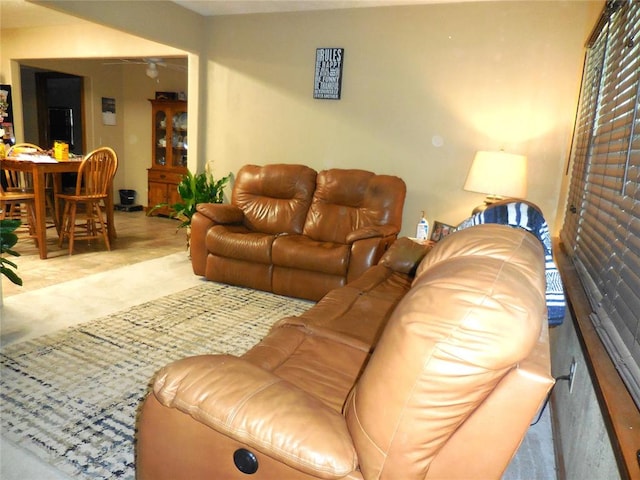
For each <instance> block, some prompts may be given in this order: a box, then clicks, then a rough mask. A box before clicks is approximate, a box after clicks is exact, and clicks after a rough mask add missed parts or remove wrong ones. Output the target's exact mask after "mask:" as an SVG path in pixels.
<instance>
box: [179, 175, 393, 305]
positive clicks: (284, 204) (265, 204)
mask: <svg viewBox="0 0 640 480" xmlns="http://www.w3.org/2000/svg"><path fill="white" fill-rule="evenodd" d="M405 194H406V186H405V183H404V181H402V180H401V179H400V178H398V177H394V176H389V175H376V174H374V173H372V172H368V171H365V170H346V169H330V170H323V171H321V172H319V173H318V172H316V171H315V170H313V169H312V168H309V167H307V166H304V165H286V164H274V165H265V166H257V165H245V166H244V167H242V168H241V169H240V170H239V171H238V174H237V175H236V177H235V181H234V185H233V191H232V196H231V202H230V204H200V205H198V206H197V213H196V214H194V215H193V217H192V220H191V262H192V265H193V271H194V273H196V274H197V275H202V276H205V277H206V278H207V279H209V280H213V281H217V282H222V283H228V284H232V285H242V286H247V287H251V288H255V289H259V290H266V291H271V292H274V293H278V294H281V295H287V296H291V297H299V298H307V299H310V300H319V299H320V298H322V297H323V296H324V295H325V294H326V293H327V292H328V291H330V290H332V289H334V288H337V287H341V286H343V285H345V284H346V283H347V282H348V281H351V280H354V279H356V278H358V277H359V276H360V275H361V274H362V273H363V272H364V271H365V270H366V269H367V268H369V267H370V266H372V265H375V264H376V263H377V262H378V260H379V259H380V257H381V256H382V254H383V253H384V252H385V250H386V249H387V248H388V246H389V245H390V244H391V243H392V242H393V241H394V240H395V239H396V237H397V235H398V233H399V232H400V227H401V225H402V209H403V206H404V199H405Z"/></svg>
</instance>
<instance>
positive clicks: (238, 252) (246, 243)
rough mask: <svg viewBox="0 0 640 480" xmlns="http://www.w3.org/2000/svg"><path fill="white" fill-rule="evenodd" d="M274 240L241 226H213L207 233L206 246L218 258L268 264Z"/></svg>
mask: <svg viewBox="0 0 640 480" xmlns="http://www.w3.org/2000/svg"><path fill="white" fill-rule="evenodd" d="M274 238H275V236H274V235H271V234H268V233H261V232H253V231H251V230H249V229H247V228H246V227H244V226H242V225H214V226H213V227H211V228H210V229H209V231H208V232H207V238H206V245H207V250H208V251H209V253H211V254H213V255H216V256H218V257H224V258H233V259H236V260H246V261H248V262H257V263H266V264H270V263H271V247H272V244H273V239H274Z"/></svg>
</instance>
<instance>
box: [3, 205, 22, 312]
mask: <svg viewBox="0 0 640 480" xmlns="http://www.w3.org/2000/svg"><path fill="white" fill-rule="evenodd" d="M19 226H20V220H11V219H8V218H3V219H2V220H0V273H1V274H2V275H4V276H5V277H7V278H8V279H9V280H10V281H11V282H12V283H15V284H16V285H20V286H22V279H21V278H20V277H19V276H18V274H17V273H16V272H15V270H14V269H17V268H18V266H17V265H16V264H15V263H13V262H12V261H11V260H7V259H6V258H4V254H5V253H7V254H9V255H13V256H14V257H19V256H20V253H18V252H16V251H15V250H12V249H11V247H13V246H14V245H15V244H16V243H17V242H18V236H17V235H16V234H15V233H14V232H15V230H16V228H18V227H19ZM0 305H2V282H0Z"/></svg>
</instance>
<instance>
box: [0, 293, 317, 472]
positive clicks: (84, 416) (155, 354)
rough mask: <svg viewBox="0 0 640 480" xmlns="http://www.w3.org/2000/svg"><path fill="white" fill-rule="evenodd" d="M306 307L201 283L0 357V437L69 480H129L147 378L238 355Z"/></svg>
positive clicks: (306, 304) (9, 350) (15, 347)
mask: <svg viewBox="0 0 640 480" xmlns="http://www.w3.org/2000/svg"><path fill="white" fill-rule="evenodd" d="M311 305H313V303H312V302H309V301H305V300H296V299H291V298H287V297H281V296H277V295H272V294H269V293H265V292H259V291H255V290H250V289H245V288H239V287H233V286H229V285H221V284H217V283H213V282H207V283H205V284H203V285H199V286H197V287H194V288H190V289H188V290H185V291H184V292H180V293H176V294H173V295H170V296H167V297H163V298H160V299H158V300H154V301H153V302H149V303H145V304H142V305H139V306H136V307H133V308H132V309H130V310H126V311H123V312H120V313H117V314H113V315H110V316H108V317H105V318H102V319H99V320H95V321H91V322H88V323H85V324H82V325H80V326H78V327H74V328H70V329H67V330H63V331H60V332H58V333H55V334H52V335H47V336H44V337H40V338H37V339H35V340H31V341H27V342H23V343H19V344H16V345H10V346H8V347H6V348H4V349H3V350H2V351H1V353H0V369H1V370H0V400H1V406H0V409H1V410H0V415H1V428H2V436H3V437H4V438H6V439H7V440H9V441H11V442H13V443H14V444H16V445H18V446H19V447H21V448H25V449H27V450H29V451H30V452H32V453H34V454H35V455H37V456H38V457H40V458H41V459H43V460H44V461H45V462H47V463H48V464H50V465H52V466H54V467H55V468H57V469H58V470H60V471H62V472H64V473H66V474H67V475H69V476H71V477H73V478H82V479H108V478H123V479H134V478H135V463H134V438H135V423H136V415H137V413H138V410H139V408H140V406H141V402H142V400H143V399H144V397H145V396H146V394H147V392H148V389H149V383H150V381H151V379H152V377H153V375H154V373H155V372H156V371H157V370H158V369H159V368H161V367H162V366H164V365H165V364H167V363H169V362H171V361H173V360H176V359H179V358H183V357H186V356H191V355H200V354H206V353H229V354H234V355H241V354H242V353H244V352H245V351H247V350H248V349H249V348H251V347H252V346H253V345H255V344H256V343H257V342H258V341H260V340H261V339H262V338H263V337H264V336H265V335H266V334H267V332H268V330H269V328H270V327H271V325H272V324H273V323H274V322H275V321H277V320H278V319H280V318H282V317H285V316H289V315H298V314H300V313H302V312H303V311H305V310H307V309H308V308H310V307H311Z"/></svg>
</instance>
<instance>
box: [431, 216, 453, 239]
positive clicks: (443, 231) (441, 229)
mask: <svg viewBox="0 0 640 480" xmlns="http://www.w3.org/2000/svg"><path fill="white" fill-rule="evenodd" d="M455 230H456V227H454V226H453V225H447V224H446V223H442V222H438V221H437V220H436V221H434V222H433V230H431V240H432V241H434V242H438V241H440V240H442V239H443V238H444V237H446V236H447V235H449V234H451V233H453V232H455Z"/></svg>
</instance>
